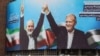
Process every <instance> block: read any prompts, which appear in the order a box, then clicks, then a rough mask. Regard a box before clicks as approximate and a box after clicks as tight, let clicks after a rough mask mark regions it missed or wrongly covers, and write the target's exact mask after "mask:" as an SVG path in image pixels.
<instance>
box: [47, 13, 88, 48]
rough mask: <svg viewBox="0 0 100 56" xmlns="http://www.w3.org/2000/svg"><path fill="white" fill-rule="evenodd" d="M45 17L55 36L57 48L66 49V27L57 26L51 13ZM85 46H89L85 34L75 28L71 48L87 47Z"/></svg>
mask: <svg viewBox="0 0 100 56" xmlns="http://www.w3.org/2000/svg"><path fill="white" fill-rule="evenodd" d="M47 18H48V21H49V23H50V26H51V29H52V31H53V32H54V34H55V36H56V39H57V40H56V41H57V48H58V49H66V48H67V38H68V36H67V30H66V28H65V27H63V26H60V27H59V26H58V25H57V24H56V22H55V20H54V18H53V16H52V15H51V13H49V14H48V15H47ZM87 48H89V46H88V43H87V39H86V37H85V34H84V33H83V32H82V31H80V30H77V29H75V32H74V37H73V42H72V47H71V49H87Z"/></svg>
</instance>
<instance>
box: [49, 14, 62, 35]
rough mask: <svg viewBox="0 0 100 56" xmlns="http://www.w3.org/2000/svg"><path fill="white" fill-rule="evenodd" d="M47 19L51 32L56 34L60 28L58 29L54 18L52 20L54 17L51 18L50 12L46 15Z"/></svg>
mask: <svg viewBox="0 0 100 56" xmlns="http://www.w3.org/2000/svg"><path fill="white" fill-rule="evenodd" d="M47 19H48V21H49V24H50V26H51V29H52V30H53V32H54V33H55V35H58V33H59V31H60V29H59V27H58V25H57V24H56V22H55V20H54V18H53V16H52V14H51V13H49V14H48V15H47Z"/></svg>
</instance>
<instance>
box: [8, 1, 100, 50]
mask: <svg viewBox="0 0 100 56" xmlns="http://www.w3.org/2000/svg"><path fill="white" fill-rule="evenodd" d="M99 24H100V1H99V0H80V1H76V0H59V1H58V0H12V1H10V2H9V4H8V5H7V21H6V50H7V51H14V50H41V49H43V50H44V49H99V48H100V26H99Z"/></svg>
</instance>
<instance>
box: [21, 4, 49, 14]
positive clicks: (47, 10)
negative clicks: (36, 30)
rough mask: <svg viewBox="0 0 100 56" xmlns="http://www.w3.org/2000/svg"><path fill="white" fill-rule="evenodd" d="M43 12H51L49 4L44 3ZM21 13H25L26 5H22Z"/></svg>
mask: <svg viewBox="0 0 100 56" xmlns="http://www.w3.org/2000/svg"><path fill="white" fill-rule="evenodd" d="M42 12H43V13H45V14H48V13H49V8H48V5H47V4H45V5H43V7H42ZM21 13H22V14H24V5H21Z"/></svg>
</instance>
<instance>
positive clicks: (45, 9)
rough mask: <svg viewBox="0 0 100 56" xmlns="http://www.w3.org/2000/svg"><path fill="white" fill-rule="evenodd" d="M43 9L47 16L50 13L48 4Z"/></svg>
mask: <svg viewBox="0 0 100 56" xmlns="http://www.w3.org/2000/svg"><path fill="white" fill-rule="evenodd" d="M42 9H43V12H45V13H46V14H48V13H49V8H48V5H47V4H45V5H44V6H43V7H42Z"/></svg>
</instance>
